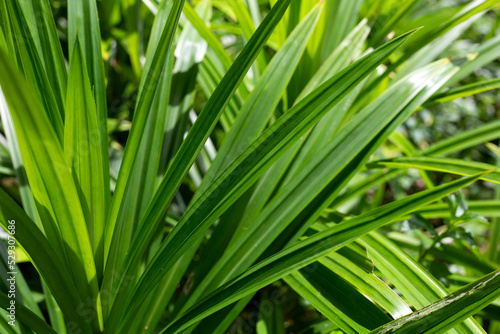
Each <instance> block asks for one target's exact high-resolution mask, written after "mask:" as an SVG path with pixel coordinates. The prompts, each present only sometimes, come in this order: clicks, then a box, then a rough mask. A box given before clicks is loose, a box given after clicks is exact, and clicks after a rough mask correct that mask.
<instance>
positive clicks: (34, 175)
mask: <svg viewBox="0 0 500 334" xmlns="http://www.w3.org/2000/svg"><path fill="white" fill-rule="evenodd" d="M0 85H1V87H2V90H3V92H4V94H5V97H6V99H7V103H8V105H9V109H10V111H11V116H12V118H13V120H14V125H15V129H16V134H17V136H18V139H19V147H20V150H21V154H22V158H23V161H24V164H25V168H26V174H27V176H28V181H29V182H30V185H31V187H32V188H31V189H32V191H33V196H34V198H35V201H36V204H37V208H38V210H39V211H40V212H41V211H44V212H45V213H46V214H45V215H44V217H45V218H47V219H45V220H42V223H43V224H44V229H45V232H46V233H47V238H48V239H49V240H50V241H51V242H53V243H54V246H55V249H56V251H57V253H58V254H59V255H60V256H61V257H62V258H63V259H65V261H66V262H67V264H68V266H69V268H70V269H71V273H72V276H71V277H72V278H73V279H74V280H76V281H83V282H86V284H78V286H77V287H78V291H79V294H80V296H81V297H82V298H88V297H89V298H94V300H95V310H96V313H97V314H96V316H95V318H94V322H93V326H94V328H99V327H100V326H101V325H100V324H99V322H100V317H99V313H100V309H101V308H100V300H99V296H98V287H97V276H96V269H95V264H94V257H93V251H92V246H91V243H90V239H89V234H88V230H87V226H86V222H85V216H84V213H83V209H82V207H81V204H80V201H79V196H78V192H77V188H76V185H75V182H74V179H73V173H72V170H71V169H70V168H69V167H68V166H67V164H66V162H65V160H64V154H63V149H62V147H61V145H60V143H59V140H58V138H57V136H56V133H55V132H54V130H53V128H52V126H51V125H50V122H49V119H48V117H47V115H46V114H45V113H44V112H42V110H43V109H42V106H41V105H40V104H39V102H38V100H37V99H34V98H27V96H30V95H31V96H33V95H34V94H35V93H34V92H33V91H32V90H31V88H30V87H29V86H28V85H27V83H26V81H25V80H24V79H23V78H22V76H21V74H20V73H19V72H18V71H17V70H16V68H15V66H14V65H13V64H12V62H11V61H10V60H9V58H8V57H7V55H6V54H5V53H4V52H3V50H0ZM50 217H52V218H50ZM48 218H50V219H48ZM52 219H53V220H52Z"/></svg>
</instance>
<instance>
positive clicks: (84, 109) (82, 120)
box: [64, 36, 109, 280]
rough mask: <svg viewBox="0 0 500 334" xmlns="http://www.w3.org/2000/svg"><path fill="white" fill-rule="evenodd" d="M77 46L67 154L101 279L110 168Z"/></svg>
mask: <svg viewBox="0 0 500 334" xmlns="http://www.w3.org/2000/svg"><path fill="white" fill-rule="evenodd" d="M75 43H76V45H75V47H73V56H72V57H71V63H70V66H69V76H68V96H67V102H66V121H65V129H64V155H65V158H66V162H67V164H68V166H70V168H71V169H72V170H73V171H74V175H75V176H76V181H77V184H78V189H79V195H80V203H84V204H83V205H82V207H83V211H84V214H85V220H86V222H87V230H88V232H89V235H90V242H91V243H92V247H93V251H94V258H95V262H96V268H97V271H98V273H97V275H98V279H99V280H100V279H101V277H102V270H103V256H104V222H105V221H106V203H107V198H106V190H105V189H106V188H108V189H109V186H108V184H109V183H106V182H107V179H106V177H105V175H104V170H105V168H107V167H106V164H104V163H103V161H102V157H103V154H102V151H101V149H102V147H101V143H100V136H99V131H100V130H99V123H98V122H99V120H98V119H97V117H98V116H97V111H96V105H95V101H94V98H93V96H92V90H91V86H90V81H89V78H88V74H87V68H86V66H85V59H84V55H83V52H82V48H81V45H80V39H79V38H78V36H77V38H76V40H75Z"/></svg>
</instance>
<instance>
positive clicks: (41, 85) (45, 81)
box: [4, 0, 64, 142]
mask: <svg viewBox="0 0 500 334" xmlns="http://www.w3.org/2000/svg"><path fill="white" fill-rule="evenodd" d="M7 4H8V9H9V14H10V18H11V19H12V26H13V33H14V36H15V39H16V42H17V44H16V45H17V51H18V53H19V57H20V59H21V64H22V70H23V72H24V75H25V78H26V81H27V83H28V85H30V86H31V87H32V88H34V89H35V91H36V93H37V98H38V99H39V100H40V101H41V102H42V105H43V109H42V110H43V112H44V113H46V115H47V116H48V118H49V120H50V125H49V126H51V128H53V129H54V131H55V133H56V135H57V138H58V139H59V140H60V142H62V139H63V115H64V102H63V99H64V97H61V96H56V95H55V94H54V92H53V91H52V87H51V85H50V82H49V77H48V76H47V72H46V71H45V69H44V67H43V63H42V59H41V57H40V54H39V53H38V50H37V48H36V45H35V41H34V39H33V36H32V35H31V32H30V30H29V28H28V23H27V21H26V17H25V16H24V13H23V11H22V9H21V6H20V4H19V2H18V0H16V1H8V2H7ZM21 64H20V65H21ZM4 91H5V89H4Z"/></svg>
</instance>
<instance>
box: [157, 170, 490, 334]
mask: <svg viewBox="0 0 500 334" xmlns="http://www.w3.org/2000/svg"><path fill="white" fill-rule="evenodd" d="M481 176H482V175H481V174H480V175H476V176H473V177H468V178H463V179H461V180H457V181H454V182H450V183H448V184H446V185H442V186H439V187H436V188H434V189H431V190H426V191H422V192H420V193H418V194H415V195H412V196H408V197H406V198H404V199H402V200H399V201H396V202H393V203H390V204H387V205H385V206H383V207H380V208H377V209H375V210H372V211H369V212H367V213H366V214H363V215H361V216H359V217H356V218H353V219H351V220H349V221H348V222H345V223H342V224H339V225H336V226H334V227H332V228H330V229H327V230H325V231H323V232H320V233H317V234H315V235H314V236H312V237H310V238H308V239H306V240H304V241H301V242H298V243H296V244H294V245H293V246H291V247H289V248H286V249H285V250H283V251H281V252H278V253H277V254H275V255H273V256H271V257H269V258H267V259H266V260H264V261H262V262H260V263H258V264H257V265H255V266H253V267H252V268H250V269H249V270H247V271H245V272H244V273H243V274H241V275H239V276H237V277H236V278H234V279H233V280H231V281H230V282H228V283H226V284H224V285H223V286H221V287H220V288H218V289H217V290H215V291H214V292H213V293H212V294H211V295H210V296H209V297H207V298H205V299H204V300H203V301H201V302H200V303H199V304H197V305H196V306H194V307H193V308H191V309H190V311H188V312H186V313H185V314H184V315H182V316H181V317H179V318H178V319H176V320H175V321H174V322H173V323H171V324H170V325H169V326H168V327H167V328H166V329H165V330H164V331H163V332H162V333H177V332H179V331H181V330H183V329H184V328H186V327H188V326H190V325H191V324H193V323H195V322H197V321H199V320H200V319H202V318H204V317H206V316H207V315H209V314H211V313H213V312H215V311H217V310H219V309H221V308H222V307H224V306H226V305H229V304H231V303H233V302H234V301H236V300H238V299H240V298H242V297H243V296H245V295H247V294H249V293H251V292H253V291H256V290H258V289H260V288H262V287H264V286H266V285H268V284H269V283H272V282H274V281H275V280H277V279H279V278H281V277H283V276H285V275H287V274H289V273H291V272H293V271H295V270H297V269H300V268H303V267H304V266H307V265H308V264H310V263H312V262H314V261H316V260H318V259H319V258H321V257H323V256H324V255H326V254H328V253H330V252H331V251H334V250H336V249H339V248H341V247H342V246H344V245H346V244H348V243H349V242H351V241H353V240H354V239H356V238H358V237H360V236H362V235H364V234H366V233H368V232H370V231H371V230H374V229H376V228H379V227H381V226H383V225H385V224H387V223H388V222H391V221H394V220H396V219H397V218H398V217H400V216H402V215H405V214H407V213H409V212H412V211H414V210H416V209H418V208H419V207H421V206H424V205H426V204H428V203H430V202H433V201H435V200H437V199H439V198H442V197H443V196H446V195H447V194H450V193H452V192H454V191H456V190H458V189H460V188H462V187H464V186H466V185H468V184H470V183H471V182H474V181H475V180H477V179H478V178H479V177H481Z"/></svg>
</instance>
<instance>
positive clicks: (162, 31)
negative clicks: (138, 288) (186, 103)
mask: <svg viewBox="0 0 500 334" xmlns="http://www.w3.org/2000/svg"><path fill="white" fill-rule="evenodd" d="M183 3H184V1H183V0H177V1H175V2H173V3H171V2H167V1H164V2H163V3H162V5H161V6H160V12H159V14H158V16H157V17H156V22H155V26H154V30H153V32H152V36H151V42H152V44H150V47H149V48H148V51H147V56H148V57H147V59H148V61H147V63H146V64H145V67H144V73H143V76H142V78H141V84H140V90H139V96H138V99H137V104H136V107H135V113H134V120H133V122H132V128H131V129H130V135H129V137H128V140H127V145H126V146H125V150H124V153H123V160H122V162H121V165H120V172H119V174H118V179H117V184H116V187H115V192H114V194H113V200H112V202H111V207H110V211H109V215H108V220H107V224H106V231H105V254H104V255H105V259H106V260H107V261H108V262H106V268H105V275H104V281H103V287H102V290H105V291H107V293H111V294H113V295H114V294H116V292H117V289H114V288H113V286H115V284H117V285H120V283H121V282H120V278H119V279H116V278H115V277H116V275H118V271H117V270H119V268H121V265H122V264H121V263H117V262H116V256H117V252H120V251H121V250H120V249H119V248H118V245H121V244H123V243H121V242H124V241H125V242H126V238H124V237H123V236H122V235H121V234H122V233H121V231H122V230H123V229H124V228H126V227H127V226H123V225H122V223H123V222H124V219H123V218H124V217H123V216H122V214H123V213H124V210H125V208H124V205H125V201H126V198H127V193H128V192H129V191H131V192H133V191H134V189H132V188H131V186H130V185H131V182H132V180H133V179H135V180H140V179H141V178H142V171H141V170H137V169H135V168H134V167H135V166H136V165H135V164H136V160H137V159H138V156H140V155H141V152H140V149H141V145H145V143H144V142H143V138H144V137H146V136H145V134H146V133H148V134H149V135H152V136H158V135H159V134H158V133H155V132H154V131H153V129H154V126H155V125H158V124H155V123H153V120H154V119H152V120H151V121H150V122H149V123H148V118H149V113H150V111H151V109H152V108H153V106H154V105H155V95H156V92H157V89H158V88H162V87H159V86H160V84H162V85H163V83H165V84H166V82H165V81H169V80H162V81H161V82H159V81H160V80H159V79H160V78H161V79H164V78H165V76H166V75H167V73H169V69H167V68H166V66H165V63H166V62H167V59H168V57H169V53H170V52H171V50H170V49H171V44H172V40H173V37H174V34H175V30H176V28H177V22H178V20H179V15H180V13H181V10H182V5H183ZM170 70H171V69H170ZM167 86H168V85H167ZM163 88H164V87H163ZM157 102H158V100H156V103H157ZM165 102H166V101H165ZM157 111H158V110H157ZM158 112H159V111H158ZM148 125H149V129H150V130H151V131H146V129H148ZM160 126H161V128H160V130H161V132H163V129H164V128H163V127H164V124H160ZM160 134H161V133H160ZM159 149H160V148H158V150H159ZM138 163H141V161H139V162H138ZM144 163H147V162H144ZM137 166H138V165H137ZM156 168H158V166H156ZM154 175H155V176H156V172H155V173H154ZM136 195H137V194H136ZM125 218H126V217H125ZM134 218H135V217H134ZM136 226H137V225H136ZM154 230H155V231H156V228H154ZM118 238H124V239H123V240H121V242H119V240H118ZM112 242H113V244H112ZM125 244H126V243H125ZM112 246H113V247H112ZM133 275H135V272H134V274H133ZM121 278H123V277H121ZM111 300H113V298H111ZM111 304H112V302H111V303H110V305H109V306H110V307H111ZM117 308H118V307H117Z"/></svg>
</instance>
